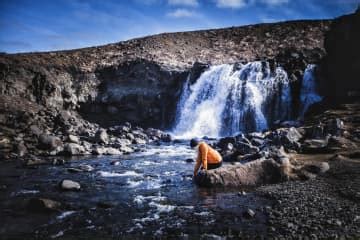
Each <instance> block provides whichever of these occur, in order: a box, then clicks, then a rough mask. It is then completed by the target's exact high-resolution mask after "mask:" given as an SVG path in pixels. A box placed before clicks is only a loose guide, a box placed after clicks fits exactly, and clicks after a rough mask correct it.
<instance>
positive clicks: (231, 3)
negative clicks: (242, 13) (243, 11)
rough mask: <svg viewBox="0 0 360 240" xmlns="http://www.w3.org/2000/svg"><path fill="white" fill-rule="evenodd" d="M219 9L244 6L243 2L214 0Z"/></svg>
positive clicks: (238, 0) (237, 0)
mask: <svg viewBox="0 0 360 240" xmlns="http://www.w3.org/2000/svg"><path fill="white" fill-rule="evenodd" d="M216 6H217V7H219V8H242V7H245V6H246V2H245V0H216Z"/></svg>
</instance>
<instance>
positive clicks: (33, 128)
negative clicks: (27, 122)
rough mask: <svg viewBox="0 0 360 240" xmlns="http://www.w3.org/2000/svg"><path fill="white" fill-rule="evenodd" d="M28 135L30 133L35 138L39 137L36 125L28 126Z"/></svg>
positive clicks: (38, 129) (39, 133) (39, 132)
mask: <svg viewBox="0 0 360 240" xmlns="http://www.w3.org/2000/svg"><path fill="white" fill-rule="evenodd" d="M30 133H32V134H33V135H35V136H37V137H38V136H40V135H41V130H40V128H39V127H38V126H37V125H31V126H30Z"/></svg>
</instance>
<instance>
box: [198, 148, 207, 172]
mask: <svg viewBox="0 0 360 240" xmlns="http://www.w3.org/2000/svg"><path fill="white" fill-rule="evenodd" d="M208 151H209V149H208V148H207V146H206V145H205V144H200V146H199V153H200V154H201V162H202V165H203V168H204V169H205V170H207V155H208Z"/></svg>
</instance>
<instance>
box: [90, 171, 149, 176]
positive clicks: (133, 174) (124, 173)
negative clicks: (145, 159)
mask: <svg viewBox="0 0 360 240" xmlns="http://www.w3.org/2000/svg"><path fill="white" fill-rule="evenodd" d="M97 173H98V174H99V175H100V176H101V177H132V176H134V177H138V176H142V174H140V173H137V172H135V171H125V172H123V173H117V172H108V171H98V172H97Z"/></svg>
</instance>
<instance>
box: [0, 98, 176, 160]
mask: <svg viewBox="0 0 360 240" xmlns="http://www.w3.org/2000/svg"><path fill="white" fill-rule="evenodd" d="M26 103H27V104H26ZM0 111H1V114H0V119H1V121H0V155H1V158H2V160H6V159H16V158H18V159H21V160H22V161H24V163H25V164H28V165H36V164H42V163H43V160H41V159H40V158H38V157H37V156H44V157H46V156H77V155H91V154H92V155H121V154H129V153H132V152H134V151H136V150H139V147H141V145H144V144H147V143H150V142H153V143H154V142H160V141H164V142H169V141H171V140H172V139H171V136H170V135H169V134H167V133H164V132H162V131H160V130H157V129H153V128H148V129H146V130H144V129H143V128H141V127H136V126H135V127H133V126H131V124H130V123H125V124H123V125H114V126H112V127H109V128H102V127H100V126H99V125H98V124H96V123H91V122H89V121H86V120H84V119H83V118H82V117H81V116H80V115H79V114H78V113H77V112H74V111H70V110H56V109H49V108H45V107H42V106H39V105H37V104H34V103H31V102H23V101H22V99H16V101H15V98H14V97H8V96H1V103H0Z"/></svg>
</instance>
